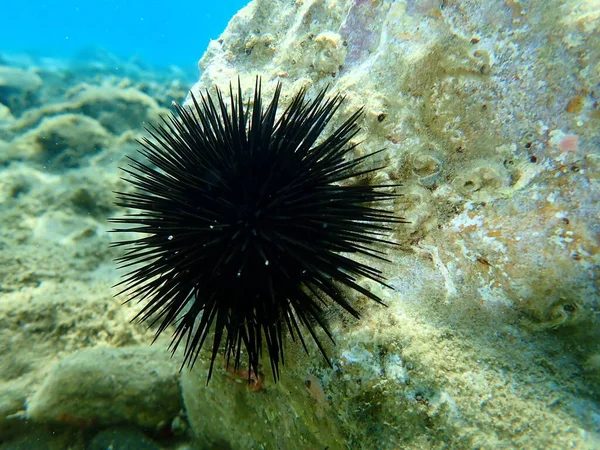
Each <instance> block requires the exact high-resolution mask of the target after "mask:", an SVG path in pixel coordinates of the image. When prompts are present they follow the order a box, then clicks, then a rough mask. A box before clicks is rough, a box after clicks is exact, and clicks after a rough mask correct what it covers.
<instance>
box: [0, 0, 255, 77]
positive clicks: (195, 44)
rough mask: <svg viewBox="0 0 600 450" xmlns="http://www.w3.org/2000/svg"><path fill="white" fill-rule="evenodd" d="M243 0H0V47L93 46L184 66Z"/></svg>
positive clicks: (56, 51)
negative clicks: (0, 4) (0, 19)
mask: <svg viewBox="0 0 600 450" xmlns="http://www.w3.org/2000/svg"><path fill="white" fill-rule="evenodd" d="M248 1H249V0H218V1H214V2H212V1H211V2H208V1H205V0H196V1H194V0H187V1H157V0H149V1H141V0H101V1H89V0H79V1H77V0H16V1H14V2H12V1H11V2H9V1H3V2H2V8H1V11H2V18H3V19H2V24H1V26H0V52H9V53H27V54H29V55H32V54H33V55H36V56H40V57H58V58H74V57H77V55H79V54H81V52H84V51H88V50H89V49H90V48H91V47H93V48H102V49H104V50H106V51H108V52H109V53H111V54H113V55H115V56H118V57H120V58H123V59H129V58H131V57H134V56H136V57H140V58H141V59H142V60H144V61H145V62H147V63H149V64H153V65H157V66H170V65H177V66H181V67H182V68H184V69H187V70H190V69H193V68H195V67H196V64H197V62H198V60H199V59H200V57H201V56H202V54H203V53H204V51H205V49H206V47H207V45H208V42H209V40H210V39H216V38H217V37H219V35H220V34H221V32H222V31H223V30H224V29H225V27H226V26H227V22H228V21H229V19H231V17H232V16H233V15H234V14H235V13H236V12H237V11H238V10H239V9H240V8H242V7H243V6H245V5H246V4H247V3H248ZM209 5H210V6H209Z"/></svg>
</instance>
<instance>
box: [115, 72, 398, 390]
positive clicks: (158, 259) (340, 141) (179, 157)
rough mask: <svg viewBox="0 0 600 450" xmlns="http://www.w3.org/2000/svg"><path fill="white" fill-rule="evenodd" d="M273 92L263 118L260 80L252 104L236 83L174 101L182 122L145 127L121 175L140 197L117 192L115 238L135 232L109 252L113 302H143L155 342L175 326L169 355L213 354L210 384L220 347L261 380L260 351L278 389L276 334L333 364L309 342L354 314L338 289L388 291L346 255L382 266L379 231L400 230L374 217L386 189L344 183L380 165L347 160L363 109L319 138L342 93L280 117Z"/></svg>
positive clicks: (188, 360) (301, 103)
mask: <svg viewBox="0 0 600 450" xmlns="http://www.w3.org/2000/svg"><path fill="white" fill-rule="evenodd" d="M280 93H281V84H279V83H278V84H277V86H276V88H275V91H274V94H273V98H272V99H271V101H270V102H269V104H268V106H266V108H264V107H263V98H262V94H261V82H260V79H259V78H257V80H256V86H255V91H254V100H253V103H252V105H250V102H248V103H247V104H244V101H243V97H242V90H241V86H240V82H239V80H238V87H237V93H236V94H234V89H233V88H232V87H231V86H230V88H229V99H226V98H224V96H223V94H222V93H221V92H220V91H219V90H218V89H216V95H211V94H210V93H209V92H208V91H207V92H206V93H205V94H200V96H199V98H197V97H195V96H193V95H192V96H191V101H192V105H191V107H189V108H188V107H182V106H179V105H176V106H175V108H176V111H177V116H170V117H168V118H163V119H162V123H160V124H158V125H156V126H151V128H150V129H148V130H147V131H148V132H149V133H150V135H151V137H152V139H149V138H143V140H142V141H140V142H139V143H140V144H141V149H140V150H139V153H140V154H141V156H142V157H143V160H138V159H135V158H129V160H130V161H129V164H128V166H127V167H126V168H123V169H122V170H124V171H125V172H126V173H127V174H128V175H129V177H128V178H124V180H125V181H126V182H128V183H130V184H131V185H132V186H133V187H134V188H135V189H134V190H133V192H117V193H116V194H117V205H118V206H120V207H124V208H128V209H130V210H134V212H133V213H131V214H127V215H125V216H124V217H122V218H113V219H110V220H111V221H112V222H113V223H117V224H121V225H123V227H122V228H117V229H115V230H113V231H115V232H127V233H131V232H135V233H141V234H142V236H141V237H139V238H137V239H128V240H123V241H118V242H115V243H114V244H113V245H115V246H125V247H126V251H125V253H124V255H123V256H121V257H120V258H118V259H117V262H118V263H119V267H120V268H126V269H127V270H128V272H127V274H126V275H125V276H124V277H123V279H122V280H121V282H120V283H119V284H117V286H120V287H121V291H120V292H119V294H122V293H125V294H127V295H128V297H129V300H128V301H131V300H137V301H142V302H145V305H144V306H143V308H142V310H141V311H140V312H139V314H138V315H137V316H136V319H137V320H139V321H149V322H150V325H154V324H158V328H157V330H156V337H158V335H160V334H161V333H162V332H164V331H165V330H166V329H167V328H168V327H169V325H171V324H174V325H175V331H174V334H173V340H172V342H171V349H172V351H173V352H175V350H176V349H177V348H178V347H179V346H180V345H183V346H184V347H185V349H184V360H183V364H184V365H186V364H187V365H188V366H189V367H192V366H193V365H194V363H195V362H196V360H197V358H198V355H199V353H200V350H201V349H202V347H203V346H204V345H205V344H206V345H210V347H211V350H210V353H211V355H210V368H209V371H208V379H207V382H208V380H210V377H211V374H212V370H213V366H214V362H215V359H216V357H217V355H218V353H219V351H220V348H221V346H222V344H224V355H225V359H226V364H227V366H229V365H230V364H231V363H232V362H233V365H234V368H235V369H237V368H238V367H239V365H240V362H241V360H243V359H246V360H247V364H248V367H249V371H248V373H249V374H250V373H251V372H250V371H253V372H254V373H255V374H258V373H259V362H260V358H261V350H262V348H263V345H264V347H266V349H267V351H268V357H269V360H270V365H271V369H272V372H273V376H274V379H275V380H277V379H278V377H279V365H280V363H281V364H283V363H284V336H285V335H289V336H290V337H291V338H292V339H293V340H295V339H299V340H300V342H301V343H302V345H303V346H304V349H305V350H306V342H305V338H304V337H303V332H306V331H307V332H308V334H310V336H311V337H312V339H313V340H314V341H315V343H316V345H317V346H318V348H319V350H320V351H321V353H322V354H323V356H324V357H325V359H326V360H327V362H328V364H329V365H330V366H331V362H330V361H329V359H328V357H327V355H326V352H325V350H324V348H323V346H322V344H321V342H320V340H319V338H318V336H317V333H316V330H317V329H318V328H320V329H322V330H323V331H324V332H325V333H326V334H327V336H328V337H329V338H330V339H331V340H333V339H332V336H331V334H330V332H329V329H328V326H327V322H326V320H325V318H324V314H323V312H324V311H325V310H326V309H327V308H328V307H329V306H330V305H331V304H332V303H337V304H338V305H339V306H341V307H342V308H343V309H345V310H346V311H348V312H349V313H350V314H352V315H353V316H354V317H356V318H359V314H358V312H357V311H356V309H354V308H353V306H352V305H351V304H350V303H349V302H348V301H347V300H346V298H345V297H344V295H343V294H342V293H341V292H340V290H339V286H340V285H346V286H347V287H349V288H351V289H354V290H356V291H358V292H360V293H361V294H363V295H365V296H366V297H368V298H370V299H371V300H374V301H375V302H378V303H382V301H381V299H380V298H379V297H378V296H377V295H375V294H373V293H371V292H370V291H368V290H367V289H365V288H364V287H362V286H361V285H359V284H358V283H357V279H358V278H359V277H365V278H368V279H371V280H374V281H376V282H377V283H379V284H381V285H384V286H387V287H389V286H388V285H387V284H386V283H385V279H384V277H383V276H382V273H381V272H380V271H379V270H377V269H376V268H373V267H370V266H368V265H366V264H363V263H360V262H357V261H355V260H353V259H352V258H350V257H349V256H346V255H350V254H353V253H354V254H357V253H358V254H362V255H364V256H368V257H371V258H376V259H379V260H385V258H384V256H383V253H382V252H381V251H379V250H377V249H375V248H374V244H376V243H383V244H392V243H391V242H389V241H387V240H385V239H383V237H382V233H386V232H389V231H390V230H391V229H390V227H389V225H390V224H393V223H402V222H404V221H403V219H402V218H400V217H395V216H394V214H393V213H391V212H389V211H387V210H385V209H381V208H378V207H375V205H378V204H380V203H381V202H384V201H387V200H390V199H391V198H392V197H394V196H395V195H397V194H394V193H392V192H390V188H393V187H394V186H395V185H379V186H373V185H357V184H354V185H352V184H351V183H348V181H349V180H352V179H354V178H356V177H359V176H362V175H365V174H368V173H370V172H374V171H377V170H380V169H381V168H382V167H376V168H362V164H363V163H364V162H365V161H367V160H368V159H369V158H371V157H372V156H373V155H375V154H377V153H379V152H381V151H382V150H379V151H375V152H373V153H370V154H368V155H365V156H362V157H359V158H355V159H347V158H346V157H347V156H348V155H349V154H351V153H352V152H353V150H354V149H355V147H356V146H357V145H358V144H355V143H350V140H351V139H352V138H353V137H354V136H355V135H356V134H357V132H358V131H359V128H358V125H357V120H358V119H359V117H360V115H361V113H362V110H358V111H356V112H355V113H354V114H352V115H351V116H349V117H348V118H347V119H346V120H345V122H343V123H342V124H341V125H340V126H339V127H338V128H337V129H335V130H334V131H333V132H332V133H331V134H329V136H327V137H325V138H320V136H321V134H322V132H323V130H324V128H325V126H326V125H327V123H328V122H329V121H330V119H331V118H332V116H333V115H334V113H335V112H336V111H337V109H338V108H339V106H340V104H341V102H342V101H343V97H342V96H341V95H335V96H333V97H327V95H326V89H324V90H322V91H320V92H319V93H318V95H317V96H316V97H315V98H314V99H312V100H308V99H307V98H306V90H305V89H302V90H300V91H299V92H298V93H297V94H296V95H295V96H294V97H293V99H292V100H291V102H290V103H289V106H287V108H286V109H285V110H284V111H283V112H282V113H278V102H279V97H280ZM340 183H343V185H340ZM209 336H210V337H209ZM211 338H212V342H211ZM207 343H208V344H207Z"/></svg>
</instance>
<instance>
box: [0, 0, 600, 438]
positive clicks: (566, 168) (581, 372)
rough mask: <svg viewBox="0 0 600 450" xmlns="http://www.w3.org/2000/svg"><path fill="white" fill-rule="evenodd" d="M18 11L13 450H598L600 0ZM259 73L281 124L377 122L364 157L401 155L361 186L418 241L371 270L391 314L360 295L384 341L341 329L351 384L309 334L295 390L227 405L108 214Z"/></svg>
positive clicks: (5, 9) (0, 411)
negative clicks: (162, 125) (133, 267)
mask: <svg viewBox="0 0 600 450" xmlns="http://www.w3.org/2000/svg"><path fill="white" fill-rule="evenodd" d="M5 3H7V2H5ZM1 15H2V26H1V27H0V450H13V449H34V450H42V449H44V450H45V449H48V450H55V449H56V450H58V449H86V450H101V449H109V448H110V449H112V450H120V449H146V450H152V449H156V450H158V449H169V450H171V449H172V450H188V449H190V450H191V449H198V450H203V449H223V450H224V449H231V450H238V449H240V450H241V449H284V450H295V449H297V450H313V449H316V450H325V449H328V450H334V449H415V450H419V449H486V450H487V449H490V450H493V449H557V450H562V449H566V448H575V449H597V448H600V317H599V313H600V131H599V130H600V51H599V49H600V1H599V0H548V1H543V2H542V1H537V0H492V1H490V0H253V1H250V2H246V1H235V2H234V1H229V2H227V1H223V2H214V3H213V2H204V1H196V2H162V3H152V2H144V3H142V2H139V1H137V0H136V1H131V2H123V1H105V2H75V1H71V0H68V1H66V0H65V1H26V2H21V3H19V2H10V3H7V4H3V5H2V9H1ZM257 76H260V77H261V79H262V90H263V95H264V97H265V99H270V98H271V96H272V95H273V92H274V91H275V89H276V85H277V83H278V82H281V84H282V90H281V100H280V104H281V106H282V107H283V106H286V105H287V104H289V102H290V101H291V99H292V98H293V96H294V94H295V93H296V92H298V91H300V90H301V89H306V90H307V96H308V97H309V98H313V97H314V96H316V95H317V93H318V92H319V91H320V90H321V89H324V88H326V87H328V88H329V89H330V92H331V93H340V94H343V95H344V96H345V100H344V103H343V104H342V106H341V107H340V110H339V113H340V114H339V117H338V116H336V117H335V118H333V119H332V122H331V126H330V128H327V129H326V131H330V129H332V128H335V127H336V126H339V125H341V124H342V123H343V120H344V118H346V117H348V115H350V114H352V113H353V112H354V111H356V110H357V109H358V108H364V109H363V115H362V116H361V118H360V120H359V121H358V125H359V126H360V132H359V134H358V135H357V136H356V137H355V142H354V141H352V142H351V143H358V142H360V143H361V144H360V146H357V147H356V149H355V151H353V152H352V157H355V158H360V157H362V156H365V155H366V154H368V153H371V152H375V151H378V150H381V149H383V151H382V152H381V153H378V154H377V158H374V159H373V161H371V162H369V164H371V165H370V166H369V167H370V168H372V169H375V168H376V169H377V170H374V171H373V172H372V173H368V174H364V176H362V177H361V178H360V180H359V183H360V185H362V186H366V185H374V186H378V185H386V184H390V183H394V184H399V185H401V186H400V187H399V190H398V192H399V193H400V194H401V195H400V196H398V197H397V198H395V199H394V200H393V204H392V210H393V212H394V213H395V214H397V215H398V217H403V218H405V219H406V221H407V223H401V224H394V226H393V227H392V230H390V231H389V236H388V237H387V239H389V240H390V241H392V242H393V243H394V244H396V245H395V246H394V248H393V249H391V250H390V249H384V250H382V251H384V252H385V257H386V258H387V259H388V260H389V261H388V262H386V261H374V260H372V259H370V258H367V257H364V255H362V256H361V255H358V256H357V257H356V260H357V261H358V262H360V263H362V264H367V265H372V266H373V267H376V268H377V270H381V273H382V274H383V276H384V277H385V278H386V279H387V280H388V284H389V287H390V288H391V289H388V288H386V287H382V286H380V285H378V284H377V283H375V282H373V281H372V280H368V279H363V278H360V277H359V279H358V280H357V285H359V286H360V287H361V288H364V289H365V290H366V291H369V292H372V293H373V294H374V295H376V296H377V297H378V298H381V299H382V300H383V302H384V303H385V306H383V305H379V304H374V302H372V301H371V300H369V299H368V298H366V296H365V295H363V294H361V293H360V292H356V291H354V290H351V289H342V290H341V292H342V293H343V294H344V298H346V299H347V300H348V302H349V304H351V305H353V306H354V307H355V308H356V310H357V311H358V312H359V313H360V316H361V319H360V320H358V319H355V318H353V317H351V316H349V315H348V314H345V313H344V312H343V311H339V310H338V309H339V308H338V309H335V308H332V309H331V310H329V309H328V310H327V314H326V318H327V320H328V323H329V325H330V331H331V337H332V338H333V340H334V341H335V344H333V343H331V342H329V341H328V340H327V337H326V336H320V337H321V340H322V341H323V342H324V346H325V349H326V351H327V354H328V355H329V357H330V359H331V366H329V365H328V364H327V363H326V361H325V360H324V359H323V357H322V356H321V354H320V351H319V349H318V348H317V347H316V346H315V345H314V343H313V342H312V341H310V340H307V341H310V342H307V350H308V353H306V352H305V351H304V349H303V346H302V344H301V343H299V342H297V340H296V341H295V342H292V340H291V339H289V336H285V351H286V358H285V364H284V365H283V366H282V367H281V376H280V379H279V381H278V382H277V383H274V381H273V379H272V376H271V371H270V367H269V366H268V363H266V364H264V365H265V367H259V373H251V371H250V370H249V369H248V368H247V367H239V368H236V369H233V368H231V367H227V366H226V365H225V364H223V357H222V356H223V355H222V354H219V357H218V358H217V360H216V361H217V362H215V367H214V373H213V375H212V379H211V382H210V384H209V385H207V383H206V374H207V372H208V367H209V364H210V358H209V357H207V355H206V354H204V353H203V354H201V356H200V358H199V360H198V362H197V363H196V366H195V367H194V369H193V370H191V371H190V370H187V369H185V370H180V368H181V362H182V354H181V353H182V352H181V351H179V352H176V353H175V354H174V355H173V356H171V353H170V351H169V348H168V347H169V343H170V334H171V333H170V329H169V330H166V331H165V332H164V333H163V334H162V335H161V336H160V337H159V338H158V339H157V340H156V341H155V342H153V339H154V335H155V332H156V328H157V327H156V326H153V327H150V328H149V327H148V323H141V324H140V323H138V322H137V321H135V320H134V318H135V317H136V315H137V314H138V312H139V311H140V306H141V305H139V304H137V303H135V302H130V303H124V302H125V301H126V300H127V298H126V296H125V295H118V289H115V288H113V286H114V285H115V284H116V283H118V282H119V281H120V280H122V277H123V271H122V270H118V269H117V264H116V263H115V259H117V258H119V257H121V256H123V252H124V249H122V248H118V247H114V246H113V244H114V243H115V241H116V240H118V239H123V237H122V236H119V237H117V236H115V234H114V233H111V232H110V230H111V229H112V228H113V225H112V224H110V223H109V222H108V218H111V217H123V216H124V215H125V214H127V213H131V212H132V211H131V210H128V209H127V208H124V207H121V206H118V205H117V204H116V203H115V200H116V198H115V194H114V193H115V192H123V191H126V192H132V191H131V186H130V185H128V184H127V183H126V182H125V181H123V179H122V177H123V176H124V173H123V170H122V169H121V168H122V167H124V166H126V164H127V161H128V160H127V158H128V157H139V154H138V150H139V148H140V144H139V140H141V139H143V138H144V137H148V131H147V130H146V129H145V128H147V127H148V125H149V124H154V123H158V122H159V121H160V120H161V117H168V116H169V114H172V113H173V111H174V108H173V102H176V103H179V104H183V105H190V95H189V94H190V92H191V93H193V94H194V95H200V93H201V92H204V91H205V90H206V89H213V88H214V86H219V87H220V88H221V89H224V90H225V91H226V92H227V95H228V91H227V89H228V86H229V83H230V82H232V81H233V83H236V82H237V80H238V79H239V80H240V84H241V87H242V91H243V96H244V98H246V99H249V98H251V95H252V93H253V88H254V86H255V81H256V77H257ZM213 92H214V91H213ZM134 237H138V236H136V235H135V234H134V233H132V236H131V237H129V236H126V237H125V238H134ZM205 350H206V349H205ZM207 353H208V354H209V356H210V349H209V350H208V352H207ZM264 362H265V361H263V363H264ZM250 378H251V380H249V379H250ZM249 381H251V382H250V383H249Z"/></svg>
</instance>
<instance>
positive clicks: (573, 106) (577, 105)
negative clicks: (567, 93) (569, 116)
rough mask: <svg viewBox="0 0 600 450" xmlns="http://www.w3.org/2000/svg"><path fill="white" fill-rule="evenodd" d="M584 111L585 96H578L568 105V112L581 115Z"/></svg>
mask: <svg viewBox="0 0 600 450" xmlns="http://www.w3.org/2000/svg"><path fill="white" fill-rule="evenodd" d="M582 109H583V96H582V95H576V96H575V97H573V98H572V99H571V100H569V103H568V104H567V112H570V113H579V112H581V110H582Z"/></svg>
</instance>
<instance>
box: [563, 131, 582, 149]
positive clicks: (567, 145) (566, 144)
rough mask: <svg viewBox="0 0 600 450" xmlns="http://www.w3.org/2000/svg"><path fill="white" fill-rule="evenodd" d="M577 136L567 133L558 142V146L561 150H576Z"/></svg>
mask: <svg viewBox="0 0 600 450" xmlns="http://www.w3.org/2000/svg"><path fill="white" fill-rule="evenodd" d="M578 144H579V136H576V135H574V134H567V135H566V136H565V137H563V138H562V139H561V140H560V142H559V143H558V148H559V149H560V150H561V151H563V152H576V151H577V149H578V148H579V145H578Z"/></svg>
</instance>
